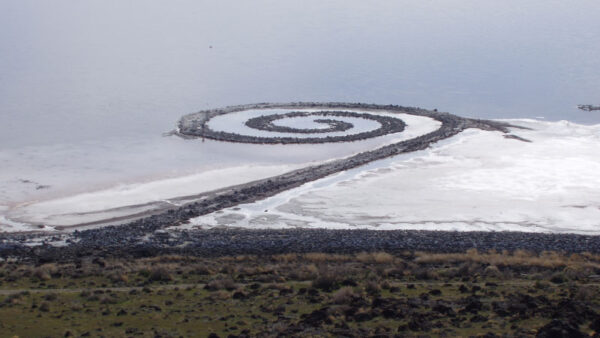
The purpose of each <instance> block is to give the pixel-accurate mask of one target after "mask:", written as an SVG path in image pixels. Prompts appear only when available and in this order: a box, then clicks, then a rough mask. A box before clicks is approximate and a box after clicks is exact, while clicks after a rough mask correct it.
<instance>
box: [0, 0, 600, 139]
mask: <svg viewBox="0 0 600 338" xmlns="http://www.w3.org/2000/svg"><path fill="white" fill-rule="evenodd" d="M264 101H269V102H287V101H351V102H374V103H381V104H388V103H391V104H400V105H409V106H420V107H424V108H431V109H433V108H438V109H439V110H443V111H449V112H452V113H455V114H458V115H463V116H475V117H482V118H512V117H531V118H535V117H539V118H541V117H544V118H545V119H547V120H561V119H566V120H570V121H575V122H580V123H600V112H596V113H593V112H592V113H590V112H584V111H579V110H578V109H577V108H576V104H580V103H581V104H600V2H598V1H597V0H590V1H576V2H567V1H549V0H530V1H520V0H515V1H512V0H510V1H457V0H454V1H348V0H339V1H322V0H318V1H307V0H302V1H266V0H259V1H222V0H219V1H196V0H193V1H148V0H136V1H121V0H115V1H107V0H86V1H78V0H54V1H43V0H39V1H25V0H19V1H17V0H0V147H1V148H10V147H15V146H24V145H36V144H52V143H63V142H67V143H69V142H79V141H81V140H90V139H95V140H98V139H103V138H106V137H120V136H125V135H143V134H145V135H148V134H153V135H157V134H160V133H161V132H163V131H167V130H169V129H172V128H173V127H174V125H175V122H176V120H177V119H178V118H179V117H180V116H181V115H182V114H184V113H189V112H193V111H197V110H199V109H203V108H212V107H221V106H225V105H231V104H242V103H253V102H264Z"/></svg>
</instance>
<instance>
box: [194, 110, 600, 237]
mask: <svg viewBox="0 0 600 338" xmlns="http://www.w3.org/2000/svg"><path fill="white" fill-rule="evenodd" d="M505 122H509V123H511V124H514V125H519V126H524V127H528V128H531V130H517V129H515V130H514V133H515V134H516V135H518V136H520V137H523V138H525V139H528V140H530V141H532V142H530V143H529V142H523V141H519V140H515V139H508V138H504V137H503V135H502V134H501V133H498V132H489V131H482V130H467V131H466V132H463V133H461V134H459V135H457V136H454V137H452V138H450V139H448V140H445V141H442V142H439V143H437V144H435V145H434V146H432V147H430V148H429V149H427V150H424V151H420V152H416V153H411V154H407V155H402V156H397V157H393V158H389V159H386V160H382V161H377V162H373V163H371V164H370V165H368V166H366V167H361V168H356V169H353V170H350V171H347V172H342V173H339V174H337V175H333V176H331V177H327V178H325V179H322V180H319V181H315V182H311V183H308V184H305V185H303V186H301V187H298V188H296V189H292V190H289V191H286V192H283V193H281V194H278V195H276V196H273V197H271V198H267V199H265V200H263V201H259V202H256V203H252V204H246V205H239V206H238V207H235V208H230V209H226V210H223V211H221V212H216V213H212V214H209V215H205V216H201V217H198V218H195V219H192V221H191V224H190V227H201V228H210V227H215V226H234V227H248V228H286V227H307V228H319V227H323V228H342V229H353V228H366V229H380V230H388V229H425V230H450V231H479V230H484V231H526V232H553V233H579V234H600V125H593V126H586V125H579V124H574V123H570V122H567V121H560V122H543V121H537V120H505Z"/></svg>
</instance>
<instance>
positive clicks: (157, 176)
mask: <svg viewBox="0 0 600 338" xmlns="http://www.w3.org/2000/svg"><path fill="white" fill-rule="evenodd" d="M296 110H307V109H296ZM345 110H346V111H348V109H345ZM279 111H280V110H272V111H271V113H272V112H279ZM307 111H312V110H309V109H308V110H307ZM263 113H265V109H263V110H260V111H257V110H249V111H242V112H237V113H232V114H227V115H224V116H220V117H219V118H216V119H215V121H214V123H215V125H212V126H211V127H212V128H215V129H216V128H222V129H223V130H229V131H234V132H237V133H257V132H256V131H254V130H252V129H249V128H247V127H246V126H245V125H244V122H245V121H246V120H247V119H248V118H249V117H252V116H259V115H260V114H263ZM380 114H381V113H380ZM382 114H383V115H385V114H386V113H382ZM389 115H390V116H395V117H398V118H401V119H402V120H403V121H404V122H405V123H406V128H405V130H404V131H403V132H401V133H393V134H388V135H384V136H381V137H374V138H371V139H367V140H363V141H357V142H343V143H327V144H293V145H272V144H269V145H263V144H242V143H229V142H219V141H213V140H200V139H187V140H184V139H180V138H177V137H174V136H171V137H155V138H147V139H133V138H132V139H115V140H112V141H111V142H103V143H94V142H91V143H86V144H81V145H74V144H67V145H53V146H47V147H30V148H27V149H17V150H10V151H9V150H7V151H3V152H0V162H1V163H2V164H5V166H4V168H5V170H4V171H3V172H2V173H1V174H0V229H1V230H2V231H28V230H39V229H43V230H54V229H55V227H57V226H61V227H64V226H74V225H81V224H90V223H97V222H101V223H102V224H118V223H119V222H121V220H123V219H124V218H127V217H128V216H130V215H133V214H144V213H146V214H147V213H150V212H153V211H156V210H158V209H164V208H165V207H169V206H174V205H175V206H179V205H181V203H182V202H181V201H180V199H181V198H182V197H188V196H194V195H197V194H200V193H205V192H209V191H215V190H218V189H221V188H226V187H229V186H233V185H238V184H243V183H247V182H251V181H255V180H258V179H263V178H268V177H272V176H276V175H279V174H283V173H285V172H289V171H291V170H294V169H298V168H301V167H306V166H309V165H313V164H317V163H323V162H327V161H330V160H333V159H338V158H344V157H348V156H351V155H353V154H356V153H360V152H363V151H367V150H372V149H374V148H378V147H381V146H383V145H387V144H391V143H395V142H400V141H403V140H406V139H411V138H415V137H417V136H420V135H423V134H426V133H429V132H432V131H434V130H436V129H438V128H439V127H440V123H439V122H438V121H436V120H433V119H431V118H428V117H424V116H415V115H409V114H397V113H394V114H392V113H389ZM348 120H349V121H352V123H353V124H354V126H355V127H354V128H352V129H350V130H348V131H347V132H345V133H346V134H352V133H360V132H364V131H365V130H369V129H372V128H376V127H377V126H378V125H377V124H373V123H371V122H370V121H367V120H363V119H348ZM211 122H213V121H211ZM295 122H296V125H297V124H298V122H302V121H295ZM282 123H289V121H283V122H282ZM301 125H302V126H312V124H311V123H307V121H304V124H301ZM315 126H319V124H315ZM261 133H262V134H261ZM263 134H265V132H260V133H258V135H263ZM268 134H269V135H272V134H280V135H285V133H268ZM306 135H307V136H310V135H311V134H306ZM99 158H101V159H102V160H98V159H99ZM41 185H43V186H44V188H42V189H38V187H40V186H41ZM190 200H191V199H187V200H186V201H188V202H189V201H190ZM107 220H108V221H109V222H106V221H107Z"/></svg>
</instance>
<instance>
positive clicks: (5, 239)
mask: <svg viewBox="0 0 600 338" xmlns="http://www.w3.org/2000/svg"><path fill="white" fill-rule="evenodd" d="M269 108H288V109H297V108H310V109H361V110H364V111H378V110H385V111H386V112H397V113H404V114H412V115H418V116H426V117H430V118H432V119H435V120H437V121H439V122H441V127H440V128H439V129H437V130H435V131H433V132H431V133H428V134H425V135H422V136H419V137H416V138H413V139H410V140H406V141H402V142H398V143H395V144H391V145H387V146H384V147H381V148H378V149H375V150H371V151H366V152H363V153H359V154H357V155H354V156H351V157H348V158H345V159H340V160H335V161H331V162H327V163H325V164H320V165H314V166H310V167H306V168H302V169H299V170H295V171H292V172H288V173H286V174H283V175H279V176H275V177H271V178H268V179H263V180H258V181H255V182H250V183H247V184H243V185H239V186H234V187H230V188H226V189H223V190H221V191H219V193H215V194H212V195H208V196H207V197H206V198H204V199H203V200H201V201H198V202H193V203H189V204H186V205H184V206H182V207H177V208H175V207H174V208H172V209H168V210H165V211H164V212H161V213H159V214H156V215H152V216H149V217H145V218H142V219H139V220H136V221H133V222H129V223H127V224H123V225H118V226H108V227H104V228H98V229H91V230H85V231H75V232H73V233H71V234H70V235H68V236H66V240H67V242H66V244H67V245H66V246H63V247H53V246H52V245H51V244H50V243H51V242H55V240H56V239H57V238H53V236H52V235H48V234H4V235H2V236H0V241H1V243H2V244H0V257H5V258H6V257H23V258H30V259H45V258H44V257H47V258H48V259H56V260H69V259H74V258H75V257H79V256H82V255H88V254H99V255H113V254H114V255H140V254H142V255H145V254H150V255H154V254H160V253H175V252H177V253H190V254H202V255H209V254H210V255H225V254H263V253H264V254H267V253H277V252H308V251H326V252H355V251H363V250H387V251H394V250H428V251H462V250H464V249H466V248H471V247H480V248H482V249H489V248H497V249H507V250H510V249H516V248H524V249H530V250H534V251H539V250H564V251H594V252H596V251H598V250H599V249H598V248H600V245H599V243H598V241H600V239H599V238H600V237H593V236H578V235H562V234H561V235H540V234H528V233H495V232H492V233H483V232H482V233H479V232H477V233H472V232H464V233H454V232H426V231H400V230H398V231H372V230H371V231H368V230H351V231H348V230H346V231H344V230H341V231H340V230H324V229H323V230H308V229H304V230H302V229H300V230H240V229H224V230H223V229H221V230H186V231H165V230H163V229H164V228H166V227H171V226H175V225H177V224H182V223H185V222H186V221H187V220H189V219H191V218H193V217H197V216H201V215H205V214H208V213H211V212H215V211H218V210H221V209H224V208H227V207H232V206H235V205H237V204H241V203H249V202H252V201H256V200H259V199H263V198H266V197H270V196H273V195H275V194H277V193H279V192H282V191H285V190H288V189H291V188H294V187H297V186H300V185H302V184H304V183H307V182H310V181H314V180H317V179H320V178H323V177H326V176H328V175H331V174H334V173H337V172H340V171H345V170H348V169H352V168H355V167H358V166H361V165H364V164H367V163H369V162H372V161H375V160H380V159H384V158H387V157H390V156H394V155H397V154H402V153H408V152H413V151H417V150H422V149H425V148H427V147H429V145H431V144H432V143H434V142H437V141H440V140H443V139H445V138H448V137H451V136H454V135H456V134H458V133H460V132H461V131H463V130H465V129H467V128H479V129H483V130H495V131H501V132H504V133H508V132H509V129H508V128H509V127H516V126H511V125H509V124H506V123H501V122H495V121H486V120H474V119H466V118H462V117H458V116H455V115H451V114H448V113H441V112H436V111H428V110H424V109H419V108H407V107H400V106H391V105H389V106H381V105H372V104H351V103H288V104H268V103H264V104H256V105H244V106H235V107H229V108H225V109H217V110H210V111H204V112H199V113H195V114H190V115H188V116H184V117H183V118H182V119H181V121H180V124H179V132H180V133H182V134H184V135H189V134H193V133H191V132H190V133H188V131H198V130H206V128H202V125H203V124H204V123H206V121H208V120H209V119H210V118H211V117H213V116H217V115H221V114H226V113H230V112H237V111H242V110H248V109H269ZM196 136H201V135H196ZM240 141H242V140H240ZM432 207H434V206H432ZM63 236H64V235H63ZM529 239H531V240H529ZM567 239H569V240H567ZM32 241H41V242H45V243H47V244H45V245H42V246H38V247H34V248H30V247H27V246H25V243H27V242H29V243H31V242H32ZM564 241H566V242H564Z"/></svg>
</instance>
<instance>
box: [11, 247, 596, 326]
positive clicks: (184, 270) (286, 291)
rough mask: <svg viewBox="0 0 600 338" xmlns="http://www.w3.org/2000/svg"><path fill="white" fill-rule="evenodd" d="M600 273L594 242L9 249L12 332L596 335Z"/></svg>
mask: <svg viewBox="0 0 600 338" xmlns="http://www.w3.org/2000/svg"><path fill="white" fill-rule="evenodd" d="M599 273H600V256H597V255H592V254H573V255H564V254H560V253H555V252H545V253H542V254H533V253H528V252H524V251H515V252H512V253H508V252H503V253H497V252H486V253H480V252H477V251H476V250H470V251H468V252H465V253H461V254H432V253H424V252H416V253H413V252H406V253H404V254H402V255H390V254H388V253H385V252H377V253H360V254H357V255H336V254H324V253H311V254H285V255H275V256H235V257H220V258H202V257H185V256H158V257H151V258H137V259H133V258H122V259H113V260H103V259H98V258H82V259H80V260H77V261H75V262H72V263H68V264H55V263H47V264H43V265H35V264H29V263H22V262H3V263H2V264H1V265H0V276H1V277H0V332H1V333H0V335H2V336H7V337H12V336H14V335H17V336H21V337H31V336H105V337H115V336H116V337H119V336H123V337H125V336H146V337H147V336H153V337H154V336H163V337H171V336H172V337H179V336H191V335H194V336H209V335H211V334H216V335H218V336H220V337H227V336H244V335H247V336H256V335H260V336H277V335H285V336H290V335H296V336H315V335H318V336H322V335H335V336H338V335H346V336H361V337H362V336H376V335H377V336H393V335H395V334H400V335H404V336H406V335H408V336H412V335H414V336H417V335H432V336H438V335H446V336H477V335H485V334H487V333H493V334H496V335H503V334H509V335H531V336H534V335H536V334H540V335H542V336H543V335H544V334H545V333H552V332H555V333H556V332H563V333H564V334H566V335H568V336H575V335H576V334H578V333H581V334H585V335H591V334H594V333H597V332H600V320H599V319H598V318H599V316H598V314H600V292H599V291H600V278H598V277H599V276H598V274H599ZM553 330H554V331H553ZM489 336H492V335H491V334H490V335H489Z"/></svg>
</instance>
